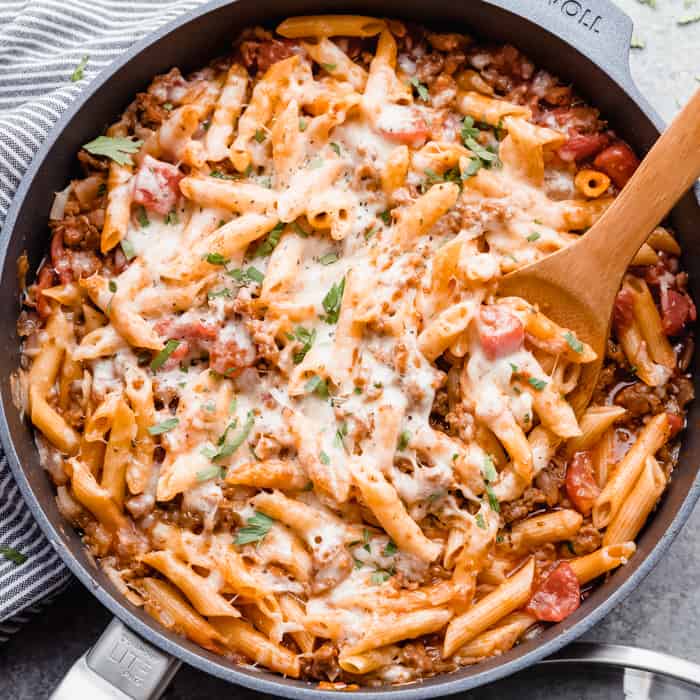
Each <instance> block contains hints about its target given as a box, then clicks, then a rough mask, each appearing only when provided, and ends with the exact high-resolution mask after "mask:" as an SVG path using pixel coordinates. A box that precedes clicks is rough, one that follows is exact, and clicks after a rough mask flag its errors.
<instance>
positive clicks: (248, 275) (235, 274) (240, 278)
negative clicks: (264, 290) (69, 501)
mask: <svg viewBox="0 0 700 700" xmlns="http://www.w3.org/2000/svg"><path fill="white" fill-rule="evenodd" d="M226 274H227V275H228V276H229V277H232V278H233V279H234V280H235V281H236V282H239V283H240V284H251V283H256V284H262V281H263V280H264V279H265V275H263V273H262V272H260V270H258V268H257V267H252V266H251V267H249V268H248V269H247V270H243V269H241V268H240V267H236V268H234V269H233V270H229V271H228V272H227V273H226Z"/></svg>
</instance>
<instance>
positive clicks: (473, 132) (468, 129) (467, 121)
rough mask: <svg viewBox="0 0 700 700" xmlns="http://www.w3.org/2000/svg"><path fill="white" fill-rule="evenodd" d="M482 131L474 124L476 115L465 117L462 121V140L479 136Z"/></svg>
mask: <svg viewBox="0 0 700 700" xmlns="http://www.w3.org/2000/svg"><path fill="white" fill-rule="evenodd" d="M480 133H481V131H480V130H479V129H478V128H477V127H476V126H474V117H464V120H463V121H462V141H466V140H467V139H475V138H478V136H479V134H480Z"/></svg>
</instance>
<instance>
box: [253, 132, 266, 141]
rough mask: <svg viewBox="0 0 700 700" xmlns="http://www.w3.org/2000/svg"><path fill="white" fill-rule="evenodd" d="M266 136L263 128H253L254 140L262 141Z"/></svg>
mask: <svg viewBox="0 0 700 700" xmlns="http://www.w3.org/2000/svg"><path fill="white" fill-rule="evenodd" d="M266 138H267V137H266V136H265V131H264V130H263V129H256V130H255V140H256V141H257V142H258V143H262V142H263V141H264V140H265V139H266Z"/></svg>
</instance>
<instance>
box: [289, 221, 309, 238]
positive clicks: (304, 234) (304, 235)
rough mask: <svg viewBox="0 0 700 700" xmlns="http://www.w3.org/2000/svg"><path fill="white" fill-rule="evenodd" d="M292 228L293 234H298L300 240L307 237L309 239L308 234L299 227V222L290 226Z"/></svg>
mask: <svg viewBox="0 0 700 700" xmlns="http://www.w3.org/2000/svg"><path fill="white" fill-rule="evenodd" d="M292 228H293V229H294V232H295V233H298V234H299V235H300V236H301V237H302V238H308V237H309V234H308V233H307V232H306V231H304V229H303V228H302V227H301V226H300V225H299V222H298V221H295V222H294V223H293V224H292Z"/></svg>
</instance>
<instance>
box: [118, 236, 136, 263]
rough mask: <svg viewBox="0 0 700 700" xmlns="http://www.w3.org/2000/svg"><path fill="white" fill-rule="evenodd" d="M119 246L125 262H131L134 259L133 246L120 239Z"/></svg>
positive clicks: (127, 241)
mask: <svg viewBox="0 0 700 700" xmlns="http://www.w3.org/2000/svg"><path fill="white" fill-rule="evenodd" d="M119 245H121V247H122V253H124V257H125V258H126V259H127V260H133V259H134V258H135V257H136V248H134V244H133V243H132V242H131V241H129V240H127V239H126V238H122V240H121V241H120V242H119Z"/></svg>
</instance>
